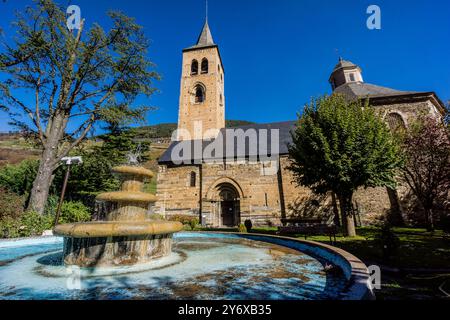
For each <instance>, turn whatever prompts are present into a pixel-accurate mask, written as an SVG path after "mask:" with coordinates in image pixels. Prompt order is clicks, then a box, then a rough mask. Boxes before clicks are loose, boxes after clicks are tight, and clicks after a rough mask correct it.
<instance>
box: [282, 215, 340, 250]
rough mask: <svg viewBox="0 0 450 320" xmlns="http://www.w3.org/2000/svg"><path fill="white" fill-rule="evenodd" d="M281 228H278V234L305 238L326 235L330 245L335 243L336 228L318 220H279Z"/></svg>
mask: <svg viewBox="0 0 450 320" xmlns="http://www.w3.org/2000/svg"><path fill="white" fill-rule="evenodd" d="M281 223H282V224H283V226H280V227H278V232H277V233H278V234H280V235H283V234H284V235H289V234H301V235H303V236H304V237H305V240H306V239H307V238H308V236H317V235H327V236H329V237H330V243H331V244H333V243H335V242H336V233H337V228H336V226H335V225H328V224H326V223H323V222H322V220H318V219H281Z"/></svg>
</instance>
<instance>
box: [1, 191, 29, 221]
mask: <svg viewBox="0 0 450 320" xmlns="http://www.w3.org/2000/svg"><path fill="white" fill-rule="evenodd" d="M24 204H25V203H24V197H23V196H19V195H18V194H16V193H14V192H11V191H9V190H7V189H3V188H0V221H2V220H4V219H7V218H12V219H18V218H20V216H21V215H22V214H23V208H24Z"/></svg>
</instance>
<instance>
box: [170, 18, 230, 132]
mask: <svg viewBox="0 0 450 320" xmlns="http://www.w3.org/2000/svg"><path fill="white" fill-rule="evenodd" d="M224 127H225V94H224V69H223V65H222V59H221V58H220V52H219V47H218V46H217V45H216V44H215V43H214V40H213V38H212V35H211V31H210V29H209V26H208V20H206V21H205V24H204V25H203V29H202V31H201V33H200V36H199V37H198V40H197V44H196V45H194V46H192V47H189V48H186V49H184V50H183V67H182V73H181V88H180V105H179V113H178V130H179V131H178V136H177V140H178V141H181V140H198V139H213V138H215V137H216V136H217V133H218V131H219V130H220V129H222V128H224ZM185 133H188V136H186V135H185Z"/></svg>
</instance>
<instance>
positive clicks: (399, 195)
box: [155, 22, 444, 227]
mask: <svg viewBox="0 0 450 320" xmlns="http://www.w3.org/2000/svg"><path fill="white" fill-rule="evenodd" d="M224 75H225V69H224V64H223V61H222V59H221V56H220V51H219V46H218V45H217V44H216V43H215V42H214V40H213V37H212V35H211V31H210V29H209V26H208V22H205V24H204V26H203V29H202V31H201V33H200V36H199V38H198V40H197V43H196V44H195V45H194V46H192V47H189V48H186V49H184V50H183V65H182V70H181V88H180V101H179V116H178V129H179V132H178V135H177V136H176V137H174V139H173V141H172V143H171V144H170V146H169V148H168V149H167V151H166V152H165V153H164V154H163V155H162V156H161V157H160V158H159V172H158V180H157V197H158V202H157V204H156V206H155V210H156V212H158V213H159V214H161V215H164V216H166V217H170V216H171V215H191V216H196V217H198V218H199V219H200V221H201V223H202V224H203V225H206V226H212V227H231V226H236V225H238V224H239V223H243V222H244V221H245V220H247V219H249V220H251V221H252V222H253V224H254V225H271V224H278V223H279V222H280V218H283V217H289V216H292V215H308V214H314V210H320V211H322V214H323V213H324V212H323V211H326V210H329V212H330V215H329V216H330V217H331V216H332V215H333V214H332V212H333V210H335V208H336V203H335V200H334V197H332V195H330V196H323V197H319V196H315V195H314V194H312V192H311V191H310V190H309V189H308V188H305V187H301V186H297V185H296V184H295V183H294V182H293V175H292V173H291V172H290V171H289V169H288V166H289V159H288V145H289V143H290V142H291V131H292V130H293V129H294V127H295V124H296V122H295V121H286V122H279V123H267V124H255V125H249V126H244V127H240V128H236V129H242V130H241V131H240V132H246V131H248V130H252V131H253V132H257V133H259V132H262V131H265V130H271V129H276V130H277V132H278V136H277V142H278V149H277V152H275V153H270V152H269V153H268V154H267V153H264V154H262V153H261V152H260V150H259V149H257V151H255V149H254V148H245V150H244V152H241V153H238V156H236V155H235V154H234V156H233V157H232V158H230V157H228V156H227V154H226V151H225V152H224V153H217V154H213V156H212V158H214V161H213V162H211V161H208V162H207V161H205V159H194V157H195V156H194V154H195V153H191V152H186V153H184V154H183V155H182V157H184V159H183V160H185V161H183V162H182V163H180V162H179V161H174V159H173V155H174V150H175V149H176V148H177V147H178V146H179V145H180V144H181V143H183V142H186V141H188V142H189V141H191V142H193V143H192V144H193V145H195V143H199V146H200V148H201V150H204V149H205V148H207V147H208V144H209V143H211V142H214V141H215V139H217V137H218V135H219V134H221V133H223V132H224V130H225V101H226V99H225V86H224V81H225V76H224ZM329 82H330V84H331V88H332V90H333V92H335V93H341V94H344V95H346V96H347V97H348V98H349V99H358V98H362V99H369V102H370V105H371V106H373V107H374V108H377V110H378V111H379V113H380V114H381V116H382V117H383V118H384V119H385V120H386V122H387V123H388V125H389V126H390V127H391V128H393V129H394V128H398V127H399V126H401V127H405V128H406V127H408V125H409V123H410V122H411V119H412V118H414V117H415V116H416V115H417V114H418V112H425V113H428V114H432V115H434V116H436V117H440V116H441V114H442V112H443V110H444V105H443V103H442V101H440V100H439V98H438V97H437V96H436V94H435V93H434V92H412V91H398V90H393V89H389V88H386V87H382V86H377V85H373V84H369V83H366V82H364V80H363V76H362V70H361V68H360V67H359V66H357V65H355V64H353V63H352V62H349V61H345V60H342V59H340V61H339V63H338V64H337V65H336V66H335V68H334V69H333V70H332V72H331V76H330V78H329ZM255 94H257V93H255ZM230 107H231V108H239V106H230ZM296 112H297V110H294V109H293V110H292V118H293V119H295V115H296ZM180 132H181V133H180ZM269 140H270V139H269ZM273 143H274V141H269V145H270V144H273ZM269 149H270V148H269ZM252 150H253V151H252ZM268 155H269V157H268ZM274 159H275V161H274ZM177 160H179V159H177ZM186 160H187V161H186ZM191 160H192V161H191ZM407 192H408V190H407V189H406V188H404V187H399V189H398V190H387V189H386V188H374V189H366V190H360V191H358V192H357V194H356V195H355V198H354V205H355V210H356V212H357V213H358V215H357V216H358V219H359V221H357V222H359V223H363V224H364V223H366V222H367V221H370V220H371V219H373V218H374V216H376V215H380V214H386V212H387V211H388V210H390V209H395V210H397V211H399V212H400V213H403V212H404V211H405V210H408V208H407V204H405V203H403V202H402V199H403V197H405V196H406V194H407ZM325 213H326V212H325Z"/></svg>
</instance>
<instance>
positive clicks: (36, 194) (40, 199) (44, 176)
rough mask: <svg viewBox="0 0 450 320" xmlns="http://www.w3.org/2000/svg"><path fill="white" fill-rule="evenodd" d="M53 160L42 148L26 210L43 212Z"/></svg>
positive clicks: (50, 179)
mask: <svg viewBox="0 0 450 320" xmlns="http://www.w3.org/2000/svg"><path fill="white" fill-rule="evenodd" d="M53 160H54V159H52V157H51V155H49V152H48V151H47V150H44V152H43V154H42V158H41V160H40V163H39V170H38V172H37V176H36V179H35V180H34V182H33V189H32V190H31V195H30V202H29V203H28V209H27V210H28V211H35V212H37V213H39V214H43V213H44V209H45V205H46V203H47V199H48V194H49V190H50V185H51V182H52V175H53Z"/></svg>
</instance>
